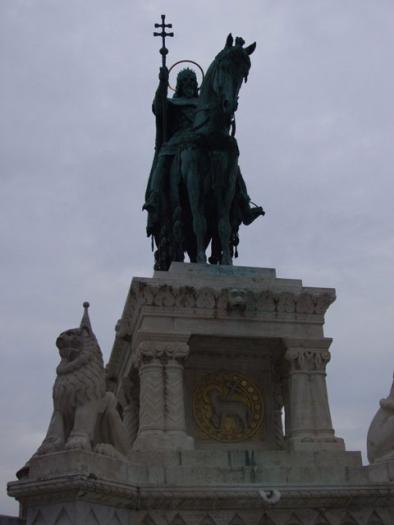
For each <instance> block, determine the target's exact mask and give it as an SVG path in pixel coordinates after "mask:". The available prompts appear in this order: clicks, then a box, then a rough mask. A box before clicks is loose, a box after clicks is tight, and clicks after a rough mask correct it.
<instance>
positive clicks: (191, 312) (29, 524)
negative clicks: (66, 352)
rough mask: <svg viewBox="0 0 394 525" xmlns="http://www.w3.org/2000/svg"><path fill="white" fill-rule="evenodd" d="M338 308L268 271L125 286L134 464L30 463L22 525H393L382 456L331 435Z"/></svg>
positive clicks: (88, 457)
mask: <svg viewBox="0 0 394 525" xmlns="http://www.w3.org/2000/svg"><path fill="white" fill-rule="evenodd" d="M334 300H335V291H334V290H333V289H329V288H310V287H305V286H303V284H302V282H301V281H300V280H293V279H280V278H277V277H276V274H275V271H274V270H272V269H264V268H242V267H223V266H208V265H196V264H181V263H173V264H172V266H171V268H170V270H169V271H168V272H156V273H155V274H154V276H153V278H149V279H147V278H135V279H133V281H132V283H131V287H130V291H129V294H128V296H127V300H126V304H125V308H124V311H123V314H122V318H121V319H120V321H119V322H118V324H117V333H116V339H115V343H114V347H113V350H112V354H111V357H110V360H109V363H108V365H107V377H108V380H109V384H110V385H112V386H113V391H114V393H115V394H116V395H117V397H118V400H119V403H120V404H121V405H122V412H123V417H124V422H125V426H126V428H127V429H128V434H129V453H128V456H127V458H124V459H123V460H121V459H119V458H114V457H106V456H103V455H101V454H97V453H94V452H86V451H82V450H80V451H79V450H69V451H63V452H58V453H52V454H47V455H45V456H41V457H35V458H33V459H32V460H31V463H30V468H29V472H28V474H27V475H26V476H25V477H24V478H23V479H21V480H19V481H15V482H12V483H10V484H9V487H8V491H9V494H10V495H11V496H13V497H15V498H17V499H18V500H19V501H20V503H21V517H22V518H23V519H25V523H26V525H41V524H46V525H52V524H53V525H55V524H57V525H59V524H61V525H64V524H81V523H85V524H86V525H90V524H94V525H101V524H103V525H104V524H105V525H107V524H110V525H111V524H115V525H119V524H120V525H126V524H130V525H131V524H132V525H189V524H190V525H248V524H255V525H295V524H297V525H322V524H324V525H327V524H331V525H334V524H335V525H348V524H349V525H350V524H352V525H392V524H393V523H394V478H393V468H392V465H391V463H387V464H379V465H372V466H371V467H363V466H362V463H361V454H360V453H358V452H346V451H345V447H344V443H343V440H342V439H340V438H338V437H336V436H335V432H334V428H333V424H332V419H331V414H330V407H329V401H328V395H327V387H326V366H327V364H328V362H329V360H330V353H329V347H330V345H331V342H332V340H331V339H329V338H327V337H325V335H324V333H323V325H324V315H325V312H326V310H327V308H328V307H329V306H330V304H331V303H332V302H333V301H334ZM283 415H284V418H283ZM282 419H284V425H283V423H282Z"/></svg>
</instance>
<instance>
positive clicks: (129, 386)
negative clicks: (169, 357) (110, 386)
mask: <svg viewBox="0 0 394 525" xmlns="http://www.w3.org/2000/svg"><path fill="white" fill-rule="evenodd" d="M133 370H135V369H133ZM139 386H140V385H139V378H138V376H135V375H133V378H132V379H130V378H128V377H125V378H123V381H122V389H121V393H122V394H123V396H122V397H123V399H124V403H123V423H124V426H125V429H126V431H127V440H128V444H129V447H130V448H131V446H132V445H133V443H134V441H135V440H136V438H137V434H138V428H139V408H140V403H139Z"/></svg>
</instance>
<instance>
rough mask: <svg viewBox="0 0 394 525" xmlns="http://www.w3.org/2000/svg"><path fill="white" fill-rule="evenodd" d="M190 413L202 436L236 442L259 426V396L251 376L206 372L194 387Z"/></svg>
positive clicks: (224, 441) (243, 438) (261, 401)
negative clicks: (191, 411)
mask: <svg viewBox="0 0 394 525" xmlns="http://www.w3.org/2000/svg"><path fill="white" fill-rule="evenodd" d="M193 415H194V420H195V423H196V425H197V428H198V430H199V431H200V432H201V435H202V437H203V438H205V439H207V438H208V439H209V438H210V439H214V440H215V441H220V442H221V443H239V442H241V441H246V440H248V439H250V438H251V437H253V436H254V435H255V434H256V433H257V431H258V430H259V429H260V428H261V426H262V423H263V416H264V403H263V397H262V394H261V392H260V389H259V388H258V386H257V385H256V384H255V382H254V381H253V380H252V379H251V378H249V377H246V376H244V375H241V374H238V373H237V372H229V371H221V372H217V373H214V374H207V375H204V376H202V377H200V378H199V380H198V384H197V386H196V388H195V390H194V393H193Z"/></svg>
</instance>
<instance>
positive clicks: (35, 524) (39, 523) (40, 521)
mask: <svg viewBox="0 0 394 525" xmlns="http://www.w3.org/2000/svg"><path fill="white" fill-rule="evenodd" d="M32 525H47V521H46V519H45V518H44V516H43V515H42V512H41V511H40V510H39V511H38V512H37V513H36V515H35V516H34V519H33V521H32Z"/></svg>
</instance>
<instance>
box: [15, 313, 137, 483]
mask: <svg viewBox="0 0 394 525" xmlns="http://www.w3.org/2000/svg"><path fill="white" fill-rule="evenodd" d="M88 307H89V303H84V309H85V311H84V315H83V317H82V321H81V325H80V327H79V328H74V329H71V330H67V331H65V332H63V333H61V334H60V335H59V337H58V338H57V340H56V346H57V347H58V349H59V353H60V357H61V362H60V364H59V366H58V367H57V369H56V374H57V378H56V381H55V384H54V386H53V405H54V409H53V414H52V418H51V422H50V424H49V428H48V432H47V435H46V437H45V439H44V441H43V443H42V444H41V446H40V447H39V448H38V450H37V452H36V453H35V455H37V456H39V455H44V454H48V453H50V452H55V451H59V450H63V449H83V450H94V451H96V452H98V453H101V454H105V455H110V456H118V457H121V458H122V457H123V455H124V454H126V453H127V439H126V433H125V430H124V427H123V424H122V421H121V419H120V415H119V413H118V411H117V408H116V405H117V401H116V398H115V396H114V395H113V394H112V393H111V392H106V390H105V372H104V367H103V358H102V354H101V350H100V347H99V345H98V343H97V340H96V337H95V335H94V334H93V331H92V327H91V324H90V320H89V316H88V311H87V309H88ZM20 474H21V475H23V474H24V472H23V469H22V471H20Z"/></svg>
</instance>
